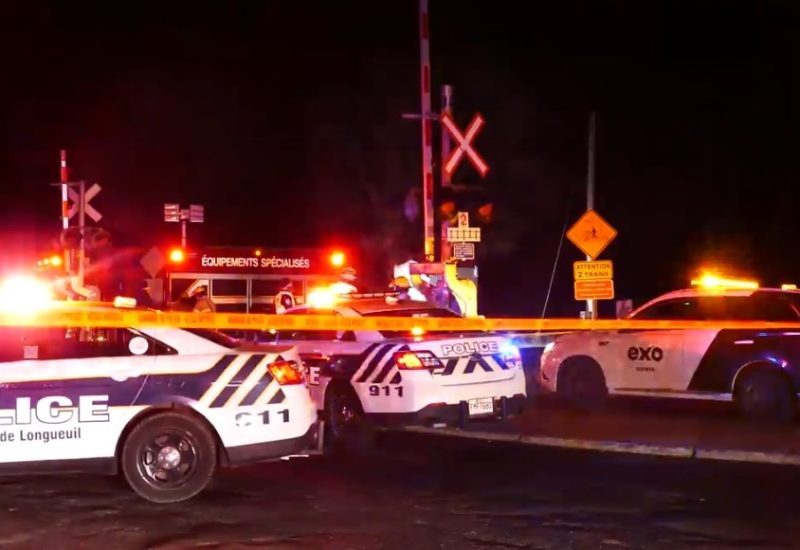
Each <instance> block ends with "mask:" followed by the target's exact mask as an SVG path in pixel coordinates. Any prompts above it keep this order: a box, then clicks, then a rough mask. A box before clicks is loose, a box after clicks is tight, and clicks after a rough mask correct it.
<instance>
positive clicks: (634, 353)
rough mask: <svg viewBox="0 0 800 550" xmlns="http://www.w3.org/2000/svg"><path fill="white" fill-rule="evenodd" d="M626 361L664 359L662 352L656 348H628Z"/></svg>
mask: <svg viewBox="0 0 800 550" xmlns="http://www.w3.org/2000/svg"><path fill="white" fill-rule="evenodd" d="M628 359H630V360H631V361H661V360H662V359H664V350H662V349H661V348H659V347H658V346H651V347H642V346H631V347H629V348H628Z"/></svg>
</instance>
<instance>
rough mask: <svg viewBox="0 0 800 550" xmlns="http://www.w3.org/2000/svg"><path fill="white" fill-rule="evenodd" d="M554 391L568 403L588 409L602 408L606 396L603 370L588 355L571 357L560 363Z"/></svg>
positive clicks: (606, 389)
mask: <svg viewBox="0 0 800 550" xmlns="http://www.w3.org/2000/svg"><path fill="white" fill-rule="evenodd" d="M556 391H557V394H558V395H559V397H561V398H562V399H563V400H564V401H566V402H567V403H569V404H570V405H572V406H574V407H577V408H579V409H582V410H588V411H594V410H599V409H601V408H603V406H604V405H605V403H606V400H607V398H608V388H607V387H606V378H605V376H604V375H603V370H602V369H601V368H600V365H598V364H597V362H596V361H594V360H593V359H591V358H589V357H571V358H569V359H567V360H566V361H564V362H563V363H562V364H561V367H560V368H559V369H558V383H557V384H556Z"/></svg>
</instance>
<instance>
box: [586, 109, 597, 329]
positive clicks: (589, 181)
mask: <svg viewBox="0 0 800 550" xmlns="http://www.w3.org/2000/svg"><path fill="white" fill-rule="evenodd" d="M594 141H595V113H594V111H592V113H591V114H590V115H589V147H588V148H589V151H588V168H587V172H586V209H587V210H594V147H595V145H594ZM586 260H587V261H592V257H591V256H588V255H587V256H586ZM586 317H587V319H597V303H596V301H595V300H586Z"/></svg>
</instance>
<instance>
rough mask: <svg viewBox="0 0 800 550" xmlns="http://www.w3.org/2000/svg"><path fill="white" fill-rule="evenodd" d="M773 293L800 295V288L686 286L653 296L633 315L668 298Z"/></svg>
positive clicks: (746, 295) (745, 295)
mask: <svg viewBox="0 0 800 550" xmlns="http://www.w3.org/2000/svg"><path fill="white" fill-rule="evenodd" d="M760 293H772V294H789V295H792V296H797V297H800V290H785V289H782V288H768V287H767V288H702V287H698V288H684V289H680V290H673V291H672V292H667V293H666V294H662V295H661V296H657V297H656V298H653V299H652V300H650V301H649V302H646V303H645V304H643V305H641V306H639V307H638V308H636V309H635V310H634V311H633V312H632V313H631V315H635V314H636V313H639V312H640V311H642V310H643V309H645V308H648V307H650V306H653V305H655V304H658V303H661V302H665V301H667V300H680V299H681V298H698V297H719V296H721V297H745V298H746V297H748V296H752V295H754V294H760Z"/></svg>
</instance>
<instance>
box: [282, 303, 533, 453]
mask: <svg viewBox="0 0 800 550" xmlns="http://www.w3.org/2000/svg"><path fill="white" fill-rule="evenodd" d="M286 314H288V315H320V314H321V315H340V316H343V317H371V316H381V317H385V316H388V317H458V315H457V314H456V313H454V312H452V311H450V310H448V309H444V308H440V307H436V306H431V305H429V304H427V303H420V302H408V301H398V300H397V299H396V295H391V294H372V295H355V294H351V295H349V296H344V297H339V299H337V300H335V301H332V302H331V303H329V304H327V305H326V306H323V307H315V306H313V305H310V306H301V307H295V308H292V309H290V310H288V311H287V312H286ZM276 341H277V343H283V344H288V345H292V346H296V347H297V349H298V350H299V352H300V354H301V357H302V359H303V361H304V363H305V364H306V365H307V366H308V368H309V388H310V391H311V395H312V398H313V400H314V402H315V403H316V404H317V408H318V409H319V410H320V411H322V412H323V414H324V418H325V419H326V427H327V428H328V433H327V437H328V438H329V439H330V442H331V443H334V444H335V443H336V442H337V441H340V440H341V438H342V436H343V435H345V432H346V431H348V430H351V428H352V427H353V426H357V425H359V424H360V425H363V424H364V423H363V422H362V420H363V419H364V418H365V417H366V418H367V419H368V420H369V424H379V425H386V424H393V425H397V424H401V425H411V424H421V425H439V424H463V423H465V422H467V421H470V420H473V419H496V418H507V417H510V416H513V415H515V414H518V413H519V412H520V411H521V410H522V408H523V406H524V402H525V396H526V392H525V375H524V372H523V370H522V362H521V359H520V355H519V351H518V349H517V348H516V347H514V346H513V345H511V343H510V341H509V340H508V339H507V338H506V337H503V336H498V335H492V334H486V333H475V334H469V333H464V334H461V333H436V334H422V333H421V331H412V333H409V332H401V331H392V330H382V331H360V330H355V331H327V330H322V331H307V330H301V331H295V332H285V331H281V332H278V333H277V334H276Z"/></svg>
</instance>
